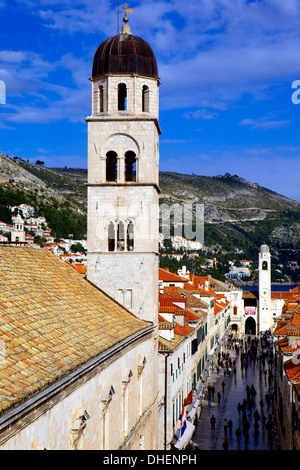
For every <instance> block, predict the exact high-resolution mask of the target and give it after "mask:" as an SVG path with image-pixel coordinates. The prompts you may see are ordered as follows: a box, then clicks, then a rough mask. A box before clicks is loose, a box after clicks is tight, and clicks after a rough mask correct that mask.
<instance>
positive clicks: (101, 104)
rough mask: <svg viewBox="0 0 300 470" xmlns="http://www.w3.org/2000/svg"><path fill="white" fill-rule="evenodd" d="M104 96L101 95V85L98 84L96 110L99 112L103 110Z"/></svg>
mask: <svg viewBox="0 0 300 470" xmlns="http://www.w3.org/2000/svg"><path fill="white" fill-rule="evenodd" d="M103 99H104V97H103V86H102V85H100V86H99V90H98V112H99V113H103V111H104V101H103Z"/></svg>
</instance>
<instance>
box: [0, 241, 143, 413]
mask: <svg viewBox="0 0 300 470" xmlns="http://www.w3.org/2000/svg"><path fill="white" fill-rule="evenodd" d="M0 307H1V308H0V371H1V373H0V412H1V411H3V410H6V409H8V408H9V407H10V406H11V405H13V404H15V403H17V402H20V401H22V400H24V399H26V398H27V397H28V396H29V395H30V394H32V393H34V392H36V391H38V390H40V389H41V388H42V387H44V386H46V385H48V384H51V383H52V382H54V381H55V380H57V379H58V378H60V377H62V376H63V375H65V374H67V373H69V372H71V371H72V370H74V369H76V368H77V367H78V366H79V365H82V364H84V363H85V362H87V361H88V360H89V359H91V358H93V357H95V356H96V355H98V354H100V353H102V352H104V351H106V350H107V349H109V348H110V347H112V346H114V345H115V344H117V343H119V342H121V341H123V340H125V339H126V338H129V337H130V336H131V335H133V334H134V333H136V332H138V331H141V330H143V329H144V328H146V327H149V326H150V325H151V323H148V322H144V321H142V320H140V319H138V318H136V317H135V316H134V315H132V314H130V313H129V312H128V311H127V310H126V309H124V308H123V307H121V306H120V305H119V304H118V303H116V302H114V301H113V300H112V299H111V298H110V297H108V296H107V295H105V294H104V293H103V292H102V291H100V290H99V289H97V288H96V287H94V286H93V285H92V284H91V283H89V282H88V281H86V280H85V279H84V278H83V277H82V276H81V275H80V274H79V273H77V272H76V270H75V269H74V268H71V267H69V266H68V265H67V264H66V263H65V262H64V261H62V260H61V259H59V258H58V257H56V256H55V255H53V254H52V253H51V252H49V251H48V250H47V249H41V250H36V249H33V248H25V247H17V246H2V247H0Z"/></svg>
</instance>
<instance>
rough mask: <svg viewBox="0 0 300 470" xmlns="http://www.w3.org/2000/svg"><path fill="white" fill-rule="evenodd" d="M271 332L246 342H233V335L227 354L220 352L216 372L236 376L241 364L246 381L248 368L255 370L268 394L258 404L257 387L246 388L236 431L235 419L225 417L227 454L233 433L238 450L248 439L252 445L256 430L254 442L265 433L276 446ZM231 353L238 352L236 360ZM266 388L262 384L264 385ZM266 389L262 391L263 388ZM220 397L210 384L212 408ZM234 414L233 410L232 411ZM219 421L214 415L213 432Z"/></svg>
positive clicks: (245, 338) (226, 344)
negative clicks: (250, 439) (250, 433)
mask: <svg viewBox="0 0 300 470" xmlns="http://www.w3.org/2000/svg"><path fill="white" fill-rule="evenodd" d="M268 338H269V335H268V332H266V333H265V334H263V335H262V336H261V337H260V338H258V337H253V336H250V335H248V336H246V337H244V338H233V337H232V336H231V335H230V336H229V337H228V338H227V341H226V343H225V344H224V348H223V352H221V351H220V352H219V353H218V356H217V361H216V364H215V367H216V371H217V373H218V374H219V373H220V372H221V371H223V373H224V376H226V375H231V374H232V373H233V374H236V369H237V365H238V363H239V364H240V368H241V373H242V376H244V377H245V378H246V376H247V370H248V367H249V366H251V367H255V368H256V373H257V374H258V376H259V381H264V384H263V385H264V387H263V389H264V390H267V393H265V395H264V397H261V399H260V400H259V402H258V398H257V396H258V392H257V390H256V389H255V386H254V384H251V385H250V384H248V383H247V385H246V387H245V397H244V399H243V400H242V401H241V402H240V403H238V404H237V408H236V409H237V413H238V417H236V418H237V419H235V420H234V421H235V422H236V423H238V424H237V426H236V429H235V430H234V429H233V428H234V424H233V420H232V419H231V418H234V416H232V417H225V419H224V420H223V423H220V425H222V432H223V435H224V441H223V445H222V448H223V449H224V450H227V449H228V448H229V447H230V445H231V444H230V443H232V439H233V437H232V436H233V432H234V435H235V436H236V441H237V447H238V448H239V446H240V442H241V440H242V439H244V443H245V447H247V444H248V442H249V437H250V436H249V432H250V429H251V427H252V428H253V435H254V439H257V437H258V433H259V432H262V433H264V435H265V436H266V437H267V442H268V446H269V448H272V446H273V443H274V437H275V436H274V434H275V426H274V422H273V416H272V402H273V388H272V385H273V383H272V380H273V372H272V368H273V348H272V344H271V343H269V341H268ZM230 350H233V351H234V352H235V358H234V359H233V358H232V357H231V352H230ZM260 385H262V383H260ZM225 386H226V385H225V381H224V380H223V381H222V383H221V387H222V394H223V395H224V390H225ZM260 389H262V387H260ZM215 393H216V390H215V387H214V385H211V384H210V383H209V384H208V386H207V400H208V404H210V403H211V399H214V395H215ZM222 394H221V390H219V391H217V393H216V397H217V402H218V404H220V402H221V398H222ZM231 410H232V408H231ZM216 421H217V420H216V417H215V415H214V414H212V416H211V418H210V424H211V429H212V431H214V430H215V426H216Z"/></svg>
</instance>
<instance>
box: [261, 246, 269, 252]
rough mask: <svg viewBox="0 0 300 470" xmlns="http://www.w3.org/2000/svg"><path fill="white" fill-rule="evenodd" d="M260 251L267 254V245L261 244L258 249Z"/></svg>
mask: <svg viewBox="0 0 300 470" xmlns="http://www.w3.org/2000/svg"><path fill="white" fill-rule="evenodd" d="M260 251H261V253H269V251H270V249H269V247H268V245H266V244H263V245H261V247H260Z"/></svg>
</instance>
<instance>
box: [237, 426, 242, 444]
mask: <svg viewBox="0 0 300 470" xmlns="http://www.w3.org/2000/svg"><path fill="white" fill-rule="evenodd" d="M235 435H236V440H237V442H238V443H239V442H240V440H241V437H242V431H241V428H240V427H238V428H237V429H236V431H235Z"/></svg>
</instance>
